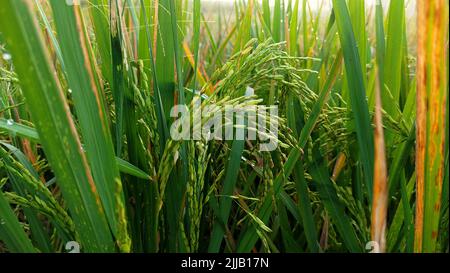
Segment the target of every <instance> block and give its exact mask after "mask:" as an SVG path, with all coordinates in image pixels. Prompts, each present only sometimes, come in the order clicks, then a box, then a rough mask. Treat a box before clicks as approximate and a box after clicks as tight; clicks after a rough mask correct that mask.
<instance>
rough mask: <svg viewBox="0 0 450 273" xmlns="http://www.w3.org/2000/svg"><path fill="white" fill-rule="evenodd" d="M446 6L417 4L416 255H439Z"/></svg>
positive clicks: (422, 1)
mask: <svg viewBox="0 0 450 273" xmlns="http://www.w3.org/2000/svg"><path fill="white" fill-rule="evenodd" d="M448 9H449V8H448V3H446V2H445V1H444V0H437V1H434V2H433V3H431V2H430V1H424V0H419V1H418V2H417V14H418V17H417V26H418V31H417V43H418V47H417V56H418V59H417V120H416V124H417V137H416V139H417V142H416V172H417V188H416V223H415V240H414V251H415V252H435V251H436V241H437V238H438V235H439V231H438V227H439V216H440V208H441V194H442V183H443V177H444V174H443V171H444V161H445V158H444V157H445V151H444V146H445V134H446V133H445V122H446V120H445V119H446V118H445V113H446V106H447V101H446V100H447V92H448V85H447V84H448V83H447V80H448V74H447V73H448V71H447V64H446V59H447V53H446V51H445V48H446V44H447V43H448V42H447V41H448V32H447V31H448V17H449V15H448Z"/></svg>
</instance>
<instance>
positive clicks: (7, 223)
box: [0, 191, 36, 253]
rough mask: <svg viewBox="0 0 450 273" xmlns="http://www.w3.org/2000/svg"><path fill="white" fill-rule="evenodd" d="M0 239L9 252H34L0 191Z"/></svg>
mask: <svg viewBox="0 0 450 273" xmlns="http://www.w3.org/2000/svg"><path fill="white" fill-rule="evenodd" d="M0 215H1V216H0V239H1V240H2V241H3V242H4V243H5V244H6V247H7V248H8V250H9V251H11V252H19V253H33V252H36V250H35V249H34V247H33V245H32V244H31V241H30V239H29V238H28V236H27V234H26V233H25V231H24V230H23V228H22V226H21V225H20V223H19V221H18V220H17V218H16V216H15V215H14V213H13V211H12V209H11V207H10V206H9V204H8V202H7V201H6V200H5V197H4V196H3V192H2V191H0Z"/></svg>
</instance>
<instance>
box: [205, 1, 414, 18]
mask: <svg viewBox="0 0 450 273" xmlns="http://www.w3.org/2000/svg"><path fill="white" fill-rule="evenodd" d="M201 1H202V2H210V3H219V2H221V3H223V4H227V3H228V4H232V3H233V2H234V1H235V0H201ZM292 1H293V2H294V1H295V0H292ZM389 1H390V0H382V1H381V2H382V4H383V7H384V8H385V9H387V7H388V5H389ZM269 2H270V3H271V4H272V5H273V3H274V2H275V0H269ZM322 2H323V4H324V7H325V8H326V9H330V8H331V6H332V0H309V5H310V6H311V9H312V10H317V9H318V7H319V6H320V4H321V3H322ZM375 3H376V0H366V8H371V7H372V6H374V5H375ZM405 3H406V6H407V14H408V15H412V14H413V13H414V10H415V3H416V0H406V1H405Z"/></svg>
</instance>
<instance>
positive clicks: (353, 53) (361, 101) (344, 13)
mask: <svg viewBox="0 0 450 273" xmlns="http://www.w3.org/2000/svg"><path fill="white" fill-rule="evenodd" d="M333 10H334V13H335V15H336V23H337V26H338V32H339V38H340V40H341V46H342V50H343V54H344V61H345V69H346V72H347V74H346V75H347V84H348V87H349V91H350V92H349V96H350V102H351V109H352V112H353V117H354V122H355V127H356V136H357V140H358V147H359V160H360V161H361V164H362V166H363V171H364V182H365V184H366V188H367V195H368V199H369V202H371V201H372V184H373V183H372V181H373V166H374V165H373V154H374V148H373V143H374V142H373V131H372V126H371V120H370V117H369V111H368V105H367V99H366V89H365V87H364V77H363V72H362V71H361V62H360V58H359V53H358V48H357V43H356V40H355V36H354V34H353V28H352V25H351V21H350V15H349V13H348V9H347V5H346V4H345V1H343V0H333Z"/></svg>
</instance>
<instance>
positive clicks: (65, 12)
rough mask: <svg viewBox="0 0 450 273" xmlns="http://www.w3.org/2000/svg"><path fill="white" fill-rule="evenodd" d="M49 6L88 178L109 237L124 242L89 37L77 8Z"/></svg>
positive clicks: (119, 195) (115, 178) (111, 149)
mask: <svg viewBox="0 0 450 273" xmlns="http://www.w3.org/2000/svg"><path fill="white" fill-rule="evenodd" d="M50 3H51V6H52V9H53V14H54V16H53V18H54V22H55V25H56V29H57V33H58V40H59V42H60V45H61V48H62V56H63V58H64V61H65V63H70V64H71V65H70V66H67V71H66V74H67V80H68V83H69V87H70V89H71V90H72V98H73V101H74V105H75V109H76V112H77V116H78V121H79V125H80V128H81V134H82V135H83V141H84V148H85V150H86V156H87V159H88V162H89V165H90V167H91V170H92V176H93V178H94V182H95V185H96V187H97V190H98V193H99V196H100V199H101V201H102V204H103V209H104V210H105V213H106V215H107V219H108V222H109V224H110V228H111V230H112V232H113V234H114V235H115V236H117V238H118V239H119V238H123V239H125V238H127V237H128V235H127V234H126V229H127V227H126V222H125V221H124V219H118V217H119V215H121V213H120V212H119V211H118V210H120V209H123V201H124V197H123V193H122V192H121V191H120V190H118V189H117V188H116V187H118V186H117V184H118V183H119V184H121V183H122V182H121V180H120V175H119V169H118V167H117V164H116V162H115V160H114V158H115V157H114V147H113V142H112V138H111V133H110V131H109V126H108V119H107V118H108V117H107V115H106V109H105V107H104V101H103V97H102V92H101V90H99V89H98V86H97V83H96V76H97V75H96V74H95V73H96V72H95V70H93V69H92V61H91V56H90V54H89V49H88V48H87V43H89V37H88V36H87V35H86V33H85V31H84V30H85V26H84V22H83V20H82V17H81V10H80V7H79V6H77V5H73V6H69V5H67V4H66V3H65V2H63V1H58V0H52V1H51V2H50ZM113 181H114V182H113ZM121 188H122V186H119V189H121ZM117 202H119V203H117ZM119 232H122V233H124V232H125V233H124V234H119ZM122 236H123V237H122ZM125 240H126V241H127V239H125ZM126 241H123V242H119V245H120V246H121V247H124V251H127V248H129V246H127V245H129V243H130V242H129V241H128V242H126Z"/></svg>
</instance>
